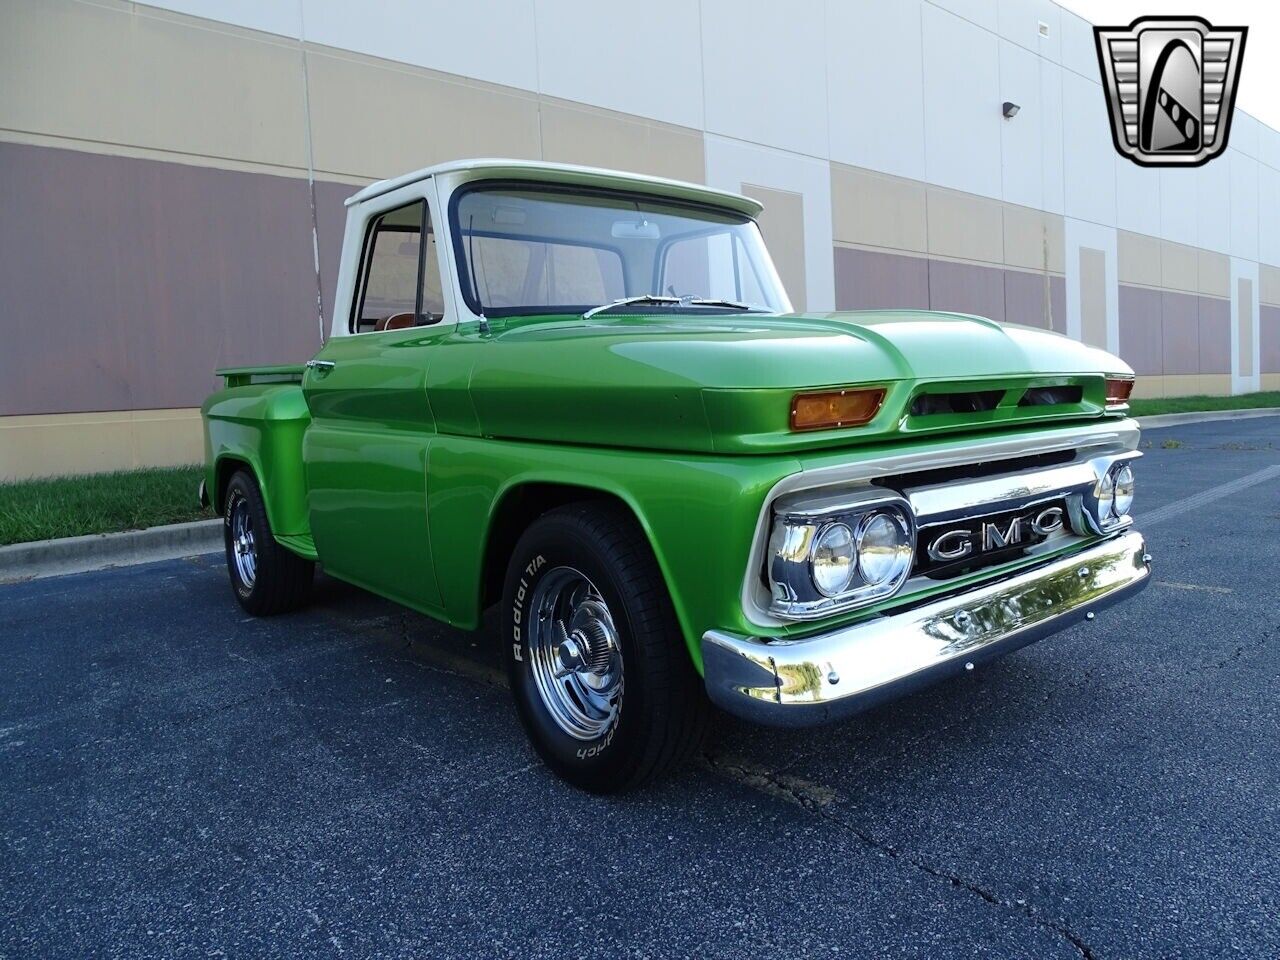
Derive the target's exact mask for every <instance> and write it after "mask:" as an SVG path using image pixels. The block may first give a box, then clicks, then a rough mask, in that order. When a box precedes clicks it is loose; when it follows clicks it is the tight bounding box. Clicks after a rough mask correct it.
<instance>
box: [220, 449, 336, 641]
mask: <svg viewBox="0 0 1280 960" xmlns="http://www.w3.org/2000/svg"><path fill="white" fill-rule="evenodd" d="M223 502H224V505H225V509H224V510H223V514H222V515H223V540H224V543H225V545H226V553H227V572H228V573H229V574H230V576H231V589H232V590H233V591H234V592H235V595H236V599H237V600H238V601H240V606H242V607H244V609H245V610H247V611H248V612H249V613H252V614H253V615H254V616H259V617H265V616H270V615H271V614H275V613H285V612H286V611H289V610H296V609H297V608H298V607H301V606H302V605H303V604H305V603H306V602H307V599H308V598H309V597H310V595H311V581H312V579H313V577H314V576H315V564H314V563H313V562H312V561H310V560H304V559H303V558H302V557H300V556H298V555H297V554H296V553H293V552H291V551H289V550H286V549H285V548H284V547H282V546H280V544H279V543H277V542H276V538H275V536H274V535H273V534H272V532H271V524H270V522H269V521H268V520H267V507H266V503H265V502H264V501H263V499H262V491H261V490H259V489H258V483H257V481H256V480H254V478H253V476H252V475H251V474H249V473H248V472H246V471H244V470H240V471H237V472H236V473H235V475H233V476H232V478H231V481H230V482H229V483H228V484H227V494H226V499H225V500H224V501H223Z"/></svg>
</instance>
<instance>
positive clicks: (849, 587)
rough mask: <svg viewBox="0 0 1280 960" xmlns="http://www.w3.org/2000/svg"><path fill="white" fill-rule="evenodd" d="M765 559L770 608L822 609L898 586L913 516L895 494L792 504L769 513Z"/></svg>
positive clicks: (803, 613) (798, 615) (798, 614)
mask: <svg viewBox="0 0 1280 960" xmlns="http://www.w3.org/2000/svg"><path fill="white" fill-rule="evenodd" d="M769 558H770V570H769V573H770V576H769V580H770V584H771V588H772V592H773V598H772V601H773V602H772V606H773V610H774V611H775V612H776V613H779V614H782V615H785V616H788V617H791V618H794V619H805V618H807V617H819V616H826V615H828V614H830V613H835V612H837V611H840V610H845V609H848V608H849V607H852V606H856V605H858V604H862V603H867V602H870V601H872V600H877V599H880V598H883V597H887V596H889V595H891V594H893V593H894V592H896V591H897V589H898V588H899V587H900V586H902V584H903V582H904V581H905V580H906V579H907V576H908V574H910V572H911V566H912V562H913V560H914V558H915V521H914V519H913V515H912V513H911V508H910V507H909V506H908V504H907V502H906V501H905V500H902V499H901V498H899V497H883V498H878V499H876V500H873V501H868V502H862V503H858V502H854V503H849V504H844V505H837V504H830V503H813V504H804V505H797V506H796V507H795V508H793V509H784V510H782V511H780V512H778V513H777V514H776V515H775V517H774V526H773V532H772V535H771V538H770V543H769Z"/></svg>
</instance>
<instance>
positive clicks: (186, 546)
mask: <svg viewBox="0 0 1280 960" xmlns="http://www.w3.org/2000/svg"><path fill="white" fill-rule="evenodd" d="M221 549H222V521H221V520H196V521H195V522H193V523H174V524H170V525H168V526H164V527H148V528H147V529H146V530H127V531H125V532H124V533H98V534H91V535H90V536H87V537H66V538H63V539H59V540H37V541H35V542H34V543H15V544H11V545H9V546H7V547H0V583H11V582H13V581H15V580H35V579H38V578H40V577H56V576H61V575H63V574H67V573H85V572H86V571H89V570H101V569H102V568H104V567H123V566H131V565H132V564H135V563H150V562H152V561H154V560H174V559H177V558H178V557H193V556H196V555H197V554H202V553H215V552H217V551H219V550H221Z"/></svg>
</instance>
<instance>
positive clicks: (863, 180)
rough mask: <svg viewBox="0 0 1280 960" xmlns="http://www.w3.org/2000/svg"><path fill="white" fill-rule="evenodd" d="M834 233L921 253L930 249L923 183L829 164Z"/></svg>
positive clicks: (848, 239) (843, 238)
mask: <svg viewBox="0 0 1280 960" xmlns="http://www.w3.org/2000/svg"><path fill="white" fill-rule="evenodd" d="M831 206H832V218H831V226H832V233H833V235H834V239H835V240H837V241H839V242H842V243H858V244H863V245H865V246H871V247H888V248H890V249H892V250H906V251H910V252H912V253H924V252H925V251H926V250H928V249H929V236H928V216H927V212H926V202H925V187H924V184H922V183H918V182H917V181H915V180H905V179H903V178H901V177H891V176H887V175H885V174H880V173H872V172H870V171H868V170H860V169H858V168H857V167H850V166H846V165H845V164H842V163H833V164H831Z"/></svg>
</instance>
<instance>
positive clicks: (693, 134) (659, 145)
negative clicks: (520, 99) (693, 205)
mask: <svg viewBox="0 0 1280 960" xmlns="http://www.w3.org/2000/svg"><path fill="white" fill-rule="evenodd" d="M542 158H543V159H544V160H554V161H556V162H557V163H582V164H586V165H587V166H592V167H609V168H612V169H614V170H630V171H633V172H635V173H647V174H651V175H653V176H659V177H671V178H672V179H675V180H689V181H692V182H694V183H701V182H703V180H705V179H706V159H705V156H704V153H703V149H702V131H700V130H690V129H688V128H687V127H678V126H675V125H673V124H669V123H658V122H657V121H650V120H645V119H643V118H640V117H631V116H627V115H626V114H622V113H615V112H613V111H611V110H600V109H597V108H595V107H586V106H579V105H577V104H571V103H567V102H565V101H563V100H553V99H550V98H544V99H543V100H542Z"/></svg>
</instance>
